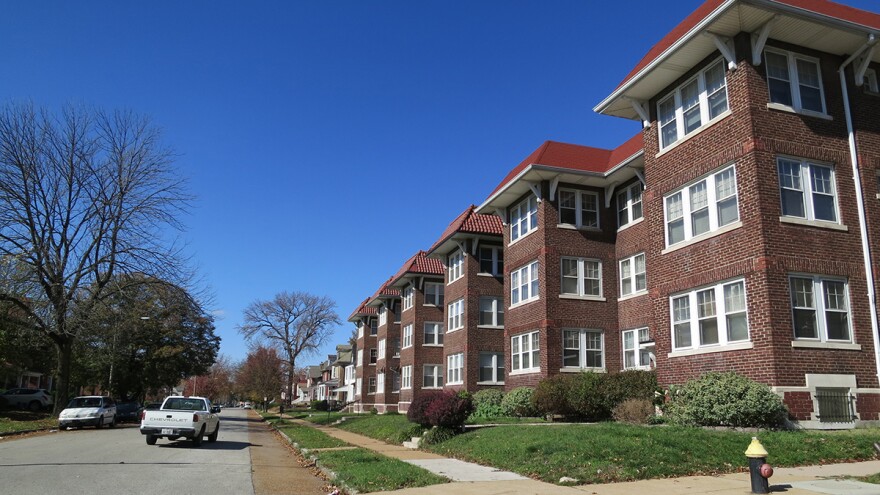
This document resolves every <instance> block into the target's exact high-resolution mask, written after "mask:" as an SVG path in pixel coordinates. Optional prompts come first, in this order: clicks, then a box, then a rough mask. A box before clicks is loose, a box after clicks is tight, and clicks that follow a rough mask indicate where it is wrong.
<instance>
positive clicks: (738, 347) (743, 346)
mask: <svg viewBox="0 0 880 495" xmlns="http://www.w3.org/2000/svg"><path fill="white" fill-rule="evenodd" d="M753 347H754V344H752V343H751V342H740V343H736V344H727V345H717V346H713V347H701V348H699V349H683V350H680V351H672V352H670V353H669V354H667V355H666V357H669V358H677V357H685V356H696V355H699V354H712V353H714V352H727V351H744V350H747V349H751V348H753Z"/></svg>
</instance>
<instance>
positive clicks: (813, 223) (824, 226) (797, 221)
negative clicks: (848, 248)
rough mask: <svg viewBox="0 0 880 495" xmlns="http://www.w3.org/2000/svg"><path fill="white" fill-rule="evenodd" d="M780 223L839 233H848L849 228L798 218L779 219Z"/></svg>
mask: <svg viewBox="0 0 880 495" xmlns="http://www.w3.org/2000/svg"><path fill="white" fill-rule="evenodd" d="M779 222H780V223H790V224H792V225H801V226H804V227H816V228H820V229H829V230H839V231H841V232H849V227H847V226H846V225H841V224H839V223H835V222H827V221H825V220H807V219H805V218H798V217H779Z"/></svg>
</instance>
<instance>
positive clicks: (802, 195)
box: [776, 157, 837, 222]
mask: <svg viewBox="0 0 880 495" xmlns="http://www.w3.org/2000/svg"><path fill="white" fill-rule="evenodd" d="M776 161H777V163H778V165H779V188H780V196H781V198H782V215H783V216H787V217H797V218H803V219H806V220H822V221H825V222H837V192H836V187H835V178H834V169H833V168H832V167H829V166H826V165H818V164H816V163H809V162H807V161H798V160H795V159H791V158H783V157H779V158H777V160H776Z"/></svg>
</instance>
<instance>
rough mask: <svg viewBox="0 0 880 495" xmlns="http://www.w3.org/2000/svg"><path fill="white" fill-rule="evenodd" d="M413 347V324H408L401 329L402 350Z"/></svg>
mask: <svg viewBox="0 0 880 495" xmlns="http://www.w3.org/2000/svg"><path fill="white" fill-rule="evenodd" d="M412 345H413V324H412V323H410V324H408V325H406V326H404V327H403V348H404V349H406V348H407V347H412Z"/></svg>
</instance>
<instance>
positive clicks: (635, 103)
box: [624, 96, 651, 128]
mask: <svg viewBox="0 0 880 495" xmlns="http://www.w3.org/2000/svg"><path fill="white" fill-rule="evenodd" d="M624 99H626V100H627V101H629V104H630V105H632V107H633V110H635V111H636V113H637V114H638V115H639V118H640V119H642V128H645V127H651V116H650V115H649V114H648V102H645V101H642V100H637V99H635V98H631V97H629V96H625V97H624Z"/></svg>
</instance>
